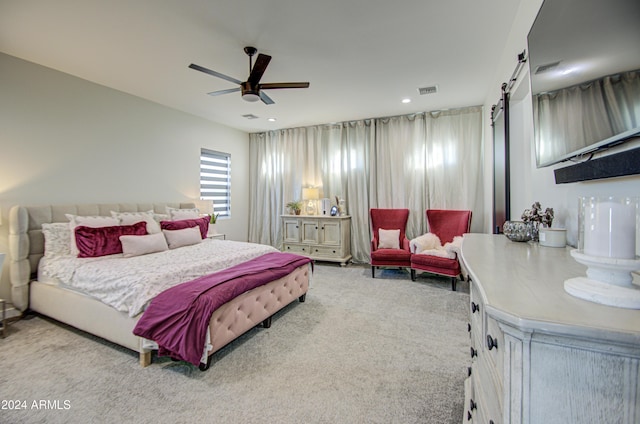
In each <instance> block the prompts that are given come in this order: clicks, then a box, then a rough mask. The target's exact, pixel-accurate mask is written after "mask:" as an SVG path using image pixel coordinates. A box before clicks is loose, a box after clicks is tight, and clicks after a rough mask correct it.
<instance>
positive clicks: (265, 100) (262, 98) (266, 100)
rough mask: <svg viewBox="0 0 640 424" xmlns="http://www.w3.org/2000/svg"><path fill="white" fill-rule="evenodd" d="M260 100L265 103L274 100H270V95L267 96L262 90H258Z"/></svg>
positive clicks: (272, 102) (270, 102)
mask: <svg viewBox="0 0 640 424" xmlns="http://www.w3.org/2000/svg"><path fill="white" fill-rule="evenodd" d="M260 100H262V102H263V103H264V104H265V105H272V104H274V103H275V102H274V101H273V100H271V97H269V96H267V95H266V94H264V93H263V92H262V91H261V92H260Z"/></svg>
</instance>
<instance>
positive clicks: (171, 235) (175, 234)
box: [162, 225, 202, 249]
mask: <svg viewBox="0 0 640 424" xmlns="http://www.w3.org/2000/svg"><path fill="white" fill-rule="evenodd" d="M162 232H163V233H164V236H165V237H166V239H167V243H168V244H169V249H176V248H178V247H182V246H189V245H192V244H198V243H200V242H202V235H201V234H200V227H198V226H197V225H196V226H195V227H190V228H184V229H182V230H162Z"/></svg>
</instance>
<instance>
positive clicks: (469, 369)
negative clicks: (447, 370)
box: [467, 367, 471, 377]
mask: <svg viewBox="0 0 640 424" xmlns="http://www.w3.org/2000/svg"><path fill="white" fill-rule="evenodd" d="M467 377H471V367H467Z"/></svg>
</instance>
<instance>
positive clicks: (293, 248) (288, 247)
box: [282, 243, 311, 255]
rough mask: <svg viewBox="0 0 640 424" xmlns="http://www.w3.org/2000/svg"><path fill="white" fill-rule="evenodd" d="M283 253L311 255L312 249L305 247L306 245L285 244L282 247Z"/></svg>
mask: <svg viewBox="0 0 640 424" xmlns="http://www.w3.org/2000/svg"><path fill="white" fill-rule="evenodd" d="M282 251H283V252H290V253H300V254H303V255H309V254H311V247H309V246H308V245H304V244H287V243H285V244H284V245H283V246H282Z"/></svg>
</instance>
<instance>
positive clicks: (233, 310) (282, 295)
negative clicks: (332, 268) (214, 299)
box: [140, 264, 311, 371]
mask: <svg viewBox="0 0 640 424" xmlns="http://www.w3.org/2000/svg"><path fill="white" fill-rule="evenodd" d="M310 275H311V266H310V265H308V264H307V265H303V266H301V267H299V268H297V269H296V270H294V271H293V272H292V273H291V274H289V275H286V276H284V277H282V278H280V279H278V280H274V281H271V282H269V283H267V284H265V285H264V286H260V287H256V288H254V289H252V290H249V291H247V292H245V293H243V294H241V295H240V296H238V297H236V298H235V299H233V300H230V301H229V302H227V303H225V304H224V305H222V306H220V307H219V308H218V309H216V310H215V311H214V312H213V315H211V320H210V321H209V336H210V340H211V348H210V350H209V352H208V359H207V363H206V364H205V363H200V367H199V368H200V369H201V370H203V371H204V370H206V369H208V368H209V366H210V365H211V357H212V355H213V353H215V352H216V351H218V350H220V349H221V348H222V347H224V346H225V345H227V344H228V343H229V342H231V341H233V340H235V339H236V338H238V337H240V336H241V335H242V334H244V333H245V332H247V331H248V330H250V329H252V328H253V327H255V326H257V325H259V324H262V326H263V327H264V328H269V327H271V317H272V316H273V314H275V313H276V312H278V311H279V310H280V309H282V308H284V307H285V306H287V305H288V304H290V303H291V302H293V301H294V300H296V299H298V300H299V301H300V302H301V303H302V302H304V301H305V298H306V293H307V290H308V289H309V279H310ZM143 356H144V358H143ZM150 363H151V351H150V350H146V351H145V349H141V351H140V364H141V365H142V366H147V365H149V364H150Z"/></svg>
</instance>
